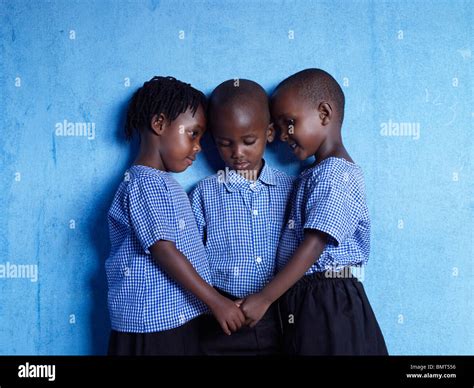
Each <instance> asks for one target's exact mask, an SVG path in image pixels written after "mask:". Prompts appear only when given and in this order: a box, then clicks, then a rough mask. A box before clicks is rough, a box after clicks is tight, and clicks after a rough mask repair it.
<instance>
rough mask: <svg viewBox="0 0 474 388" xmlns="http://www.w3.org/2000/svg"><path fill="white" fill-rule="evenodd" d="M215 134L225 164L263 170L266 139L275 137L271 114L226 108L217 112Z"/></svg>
mask: <svg viewBox="0 0 474 388" xmlns="http://www.w3.org/2000/svg"><path fill="white" fill-rule="evenodd" d="M212 135H213V137H214V140H215V141H216V145H217V149H218V151H219V154H220V156H221V158H222V160H223V161H224V162H225V164H226V166H228V167H229V168H231V169H233V170H247V171H256V172H257V173H258V172H259V171H260V169H261V167H262V157H263V153H264V151H265V145H266V143H267V141H269V142H271V141H272V140H273V135H274V131H273V127H272V126H270V125H269V123H268V116H267V115H265V112H260V111H259V110H258V109H251V108H248V109H234V110H232V109H224V108H221V110H220V111H219V112H218V113H217V114H216V115H215V120H214V124H213V130H212Z"/></svg>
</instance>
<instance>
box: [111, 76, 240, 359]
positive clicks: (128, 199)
mask: <svg viewBox="0 0 474 388" xmlns="http://www.w3.org/2000/svg"><path fill="white" fill-rule="evenodd" d="M205 104H206V101H205V97H204V95H203V94H202V93H201V92H200V91H198V90H196V89H194V88H192V87H191V86H190V85H189V84H185V83H183V82H180V81H178V80H176V79H174V78H172V77H154V78H153V79H151V80H150V81H148V82H145V84H144V85H143V86H142V87H141V88H140V89H138V91H137V92H136V93H135V94H134V96H133V98H132V100H131V102H130V106H129V109H128V115H127V122H126V126H125V133H126V135H127V138H128V139H130V138H132V136H134V135H139V137H140V151H139V154H138V156H137V158H136V160H135V163H134V165H133V166H132V167H131V168H130V169H129V170H128V171H127V172H126V174H125V179H124V181H123V182H122V183H121V184H120V186H119V188H118V190H117V193H116V194H115V198H114V200H113V203H112V206H111V208H110V211H109V214H108V219H109V229H110V240H111V245H112V246H111V252H110V256H109V258H108V259H107V261H106V272H107V279H108V284H109V294H108V303H109V311H110V318H111V323H112V333H111V337H110V343H109V354H110V355H194V354H198V350H199V339H198V334H197V332H198V329H197V328H198V321H197V319H196V318H197V317H198V316H200V315H201V314H203V313H204V312H206V306H205V305H207V306H208V307H209V308H210V310H211V311H212V312H213V313H214V315H215V317H216V319H217V321H218V322H219V324H220V326H221V327H222V329H223V330H224V331H225V332H226V333H227V334H230V332H231V331H235V330H238V329H239V328H240V327H241V326H242V324H243V323H244V316H243V314H242V312H241V311H240V310H239V308H238V307H237V306H236V305H235V303H233V302H232V301H230V300H228V299H226V298H224V297H223V296H221V295H220V294H219V293H218V292H216V291H215V290H214V288H212V287H211V286H210V285H209V284H208V283H209V282H210V271H209V264H208V262H207V260H206V253H205V249H204V246H203V245H202V242H201V240H200V238H199V234H198V230H197V227H196V222H195V220H194V217H193V214H192V210H191V207H190V204H189V199H188V197H187V195H186V193H185V192H184V190H183V189H182V187H181V186H180V185H179V184H178V183H177V182H176V181H175V180H174V179H173V177H172V175H171V174H170V172H182V171H184V170H185V169H186V168H188V167H189V166H190V165H191V164H192V163H193V160H194V159H195V157H196V154H197V153H198V152H199V151H200V150H201V148H200V146H199V141H200V139H201V136H202V134H203V132H204V130H205V127H206V120H205V116H204V111H205Z"/></svg>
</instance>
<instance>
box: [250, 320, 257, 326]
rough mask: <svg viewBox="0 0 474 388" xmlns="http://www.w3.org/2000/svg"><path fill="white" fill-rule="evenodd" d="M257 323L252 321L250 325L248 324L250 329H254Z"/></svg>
mask: <svg viewBox="0 0 474 388" xmlns="http://www.w3.org/2000/svg"><path fill="white" fill-rule="evenodd" d="M257 323H258V321H252V323H251V324H250V327H255V326H256V325H257Z"/></svg>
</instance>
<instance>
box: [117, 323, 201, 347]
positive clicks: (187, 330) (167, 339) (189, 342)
mask: <svg viewBox="0 0 474 388" xmlns="http://www.w3.org/2000/svg"><path fill="white" fill-rule="evenodd" d="M200 320H201V317H198V318H194V319H193V320H191V321H189V322H187V323H185V324H184V325H182V326H179V327H177V328H175V329H171V330H165V331H160V332H155V333H125V332H120V331H115V330H112V332H111V334H110V340H109V350H108V355H109V356H196V355H199V354H200V350H199V326H200V323H199V322H200Z"/></svg>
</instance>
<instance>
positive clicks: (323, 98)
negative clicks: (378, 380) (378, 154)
mask: <svg viewBox="0 0 474 388" xmlns="http://www.w3.org/2000/svg"><path fill="white" fill-rule="evenodd" d="M271 112H272V118H273V120H274V121H273V122H274V124H275V125H276V126H277V127H278V128H280V129H281V139H282V141H285V142H287V143H288V144H289V146H290V148H291V149H292V150H293V152H294V153H295V155H296V156H297V158H298V159H300V160H305V159H307V158H309V157H312V156H314V157H315V158H316V161H315V163H314V164H313V165H312V166H310V167H309V168H308V169H306V170H305V171H303V172H302V173H301V174H300V176H299V177H298V179H297V181H296V183H295V191H294V192H293V194H292V197H291V201H290V203H291V209H290V213H289V218H288V225H287V226H286V227H285V230H284V232H283V235H282V239H281V243H280V246H279V249H278V258H277V266H278V271H279V272H278V273H277V275H276V276H275V278H274V279H273V280H272V281H271V282H270V283H269V284H267V285H266V286H265V287H264V288H263V290H262V291H260V292H259V293H257V294H253V295H251V296H249V297H247V298H246V299H245V301H244V302H243V303H242V305H241V309H242V310H243V311H244V313H245V315H246V317H247V321H249V320H250V321H251V325H255V324H256V323H257V322H258V321H259V319H260V317H262V316H263V314H264V313H265V311H266V310H267V308H268V306H270V305H271V304H272V303H274V302H275V301H276V300H277V299H278V298H280V297H281V299H280V309H281V317H282V322H283V326H284V348H285V352H286V353H289V354H297V355H386V354H387V349H386V346H385V341H384V338H383V335H382V332H381V330H380V328H379V325H378V323H377V320H376V318H375V315H374V313H373V311H372V308H371V306H370V304H369V301H368V299H367V296H366V294H365V291H364V288H363V286H362V284H361V283H360V282H359V281H358V279H357V278H355V277H354V276H352V275H351V273H350V268H349V267H350V266H356V267H357V266H362V265H364V264H366V262H367V260H368V257H369V250H370V219H369V214H368V209H367V205H366V202H365V188H364V178H363V173H362V170H361V168H360V167H359V166H358V165H356V164H355V163H354V161H353V160H352V159H351V157H350V156H349V154H348V152H347V151H346V149H345V147H344V145H343V143H342V137H341V126H342V121H343V117H344V94H343V92H342V89H341V88H340V86H339V85H338V83H337V81H336V80H335V79H334V78H333V77H332V76H331V75H329V74H328V73H326V72H325V71H323V70H320V69H307V70H303V71H301V72H298V73H296V74H294V75H292V76H291V77H289V78H287V79H285V80H284V81H283V82H281V83H280V84H279V85H278V86H277V88H276V90H275V92H274V93H273V95H272V99H271ZM348 269H349V271H348ZM341 271H344V272H342V274H344V275H345V276H340V275H341ZM282 295H283V296H282Z"/></svg>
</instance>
